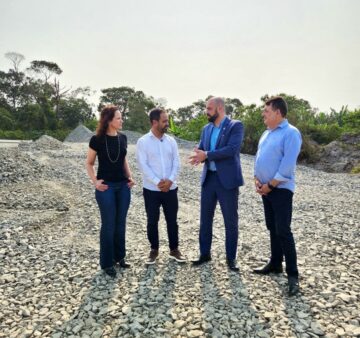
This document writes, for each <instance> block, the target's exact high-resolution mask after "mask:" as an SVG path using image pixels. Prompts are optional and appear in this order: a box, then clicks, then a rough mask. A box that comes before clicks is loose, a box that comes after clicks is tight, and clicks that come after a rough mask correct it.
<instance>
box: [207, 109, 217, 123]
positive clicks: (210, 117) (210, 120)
mask: <svg viewBox="0 0 360 338" xmlns="http://www.w3.org/2000/svg"><path fill="white" fill-rule="evenodd" d="M218 117H219V112H218V111H216V113H215V114H214V115H212V116H210V115H208V116H207V119H208V121H209V122H212V123H214V122H215V120H216V119H217V118H218Z"/></svg>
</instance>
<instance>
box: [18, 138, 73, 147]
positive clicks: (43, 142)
mask: <svg viewBox="0 0 360 338" xmlns="http://www.w3.org/2000/svg"><path fill="white" fill-rule="evenodd" d="M19 148H20V149H23V150H26V151H31V150H63V149H66V148H68V147H67V146H66V145H65V144H63V143H62V142H61V141H59V140H57V139H55V138H53V137H51V136H49V135H42V136H41V137H39V138H38V139H37V140H36V141H35V142H21V143H19Z"/></svg>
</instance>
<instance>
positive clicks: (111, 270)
mask: <svg viewBox="0 0 360 338" xmlns="http://www.w3.org/2000/svg"><path fill="white" fill-rule="evenodd" d="M104 272H105V273H106V274H107V275H108V276H110V277H112V278H115V277H116V270H115V268H114V267H113V266H112V267H110V268H106V269H104Z"/></svg>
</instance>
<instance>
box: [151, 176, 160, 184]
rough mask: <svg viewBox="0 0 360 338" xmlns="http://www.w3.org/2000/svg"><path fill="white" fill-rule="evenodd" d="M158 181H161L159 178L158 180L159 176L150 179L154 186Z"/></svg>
mask: <svg viewBox="0 0 360 338" xmlns="http://www.w3.org/2000/svg"><path fill="white" fill-rule="evenodd" d="M160 181H161V180H160V179H159V178H157V177H154V178H153V179H152V182H153V183H154V184H155V185H156V186H157V185H158V184H159V182H160Z"/></svg>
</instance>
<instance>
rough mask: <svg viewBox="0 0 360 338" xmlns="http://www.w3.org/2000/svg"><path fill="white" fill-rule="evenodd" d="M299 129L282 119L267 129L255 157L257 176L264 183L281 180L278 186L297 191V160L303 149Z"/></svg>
mask: <svg viewBox="0 0 360 338" xmlns="http://www.w3.org/2000/svg"><path fill="white" fill-rule="evenodd" d="M301 143H302V140H301V134H300V132H299V130H298V129H297V128H296V127H294V126H292V125H291V124H289V122H288V120H286V119H285V120H284V121H282V122H281V123H280V124H279V125H278V126H277V127H276V128H275V129H268V130H266V131H265V132H264V133H263V134H262V136H261V138H260V141H259V146H258V151H257V153H256V157H255V172H254V174H255V176H256V177H257V178H258V180H259V181H260V182H261V183H262V184H265V183H268V182H269V181H271V180H272V179H275V180H278V181H281V182H280V183H279V185H278V186H277V188H283V189H289V190H291V191H292V192H294V191H295V167H296V160H297V157H298V155H299V153H300V149H301Z"/></svg>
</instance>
